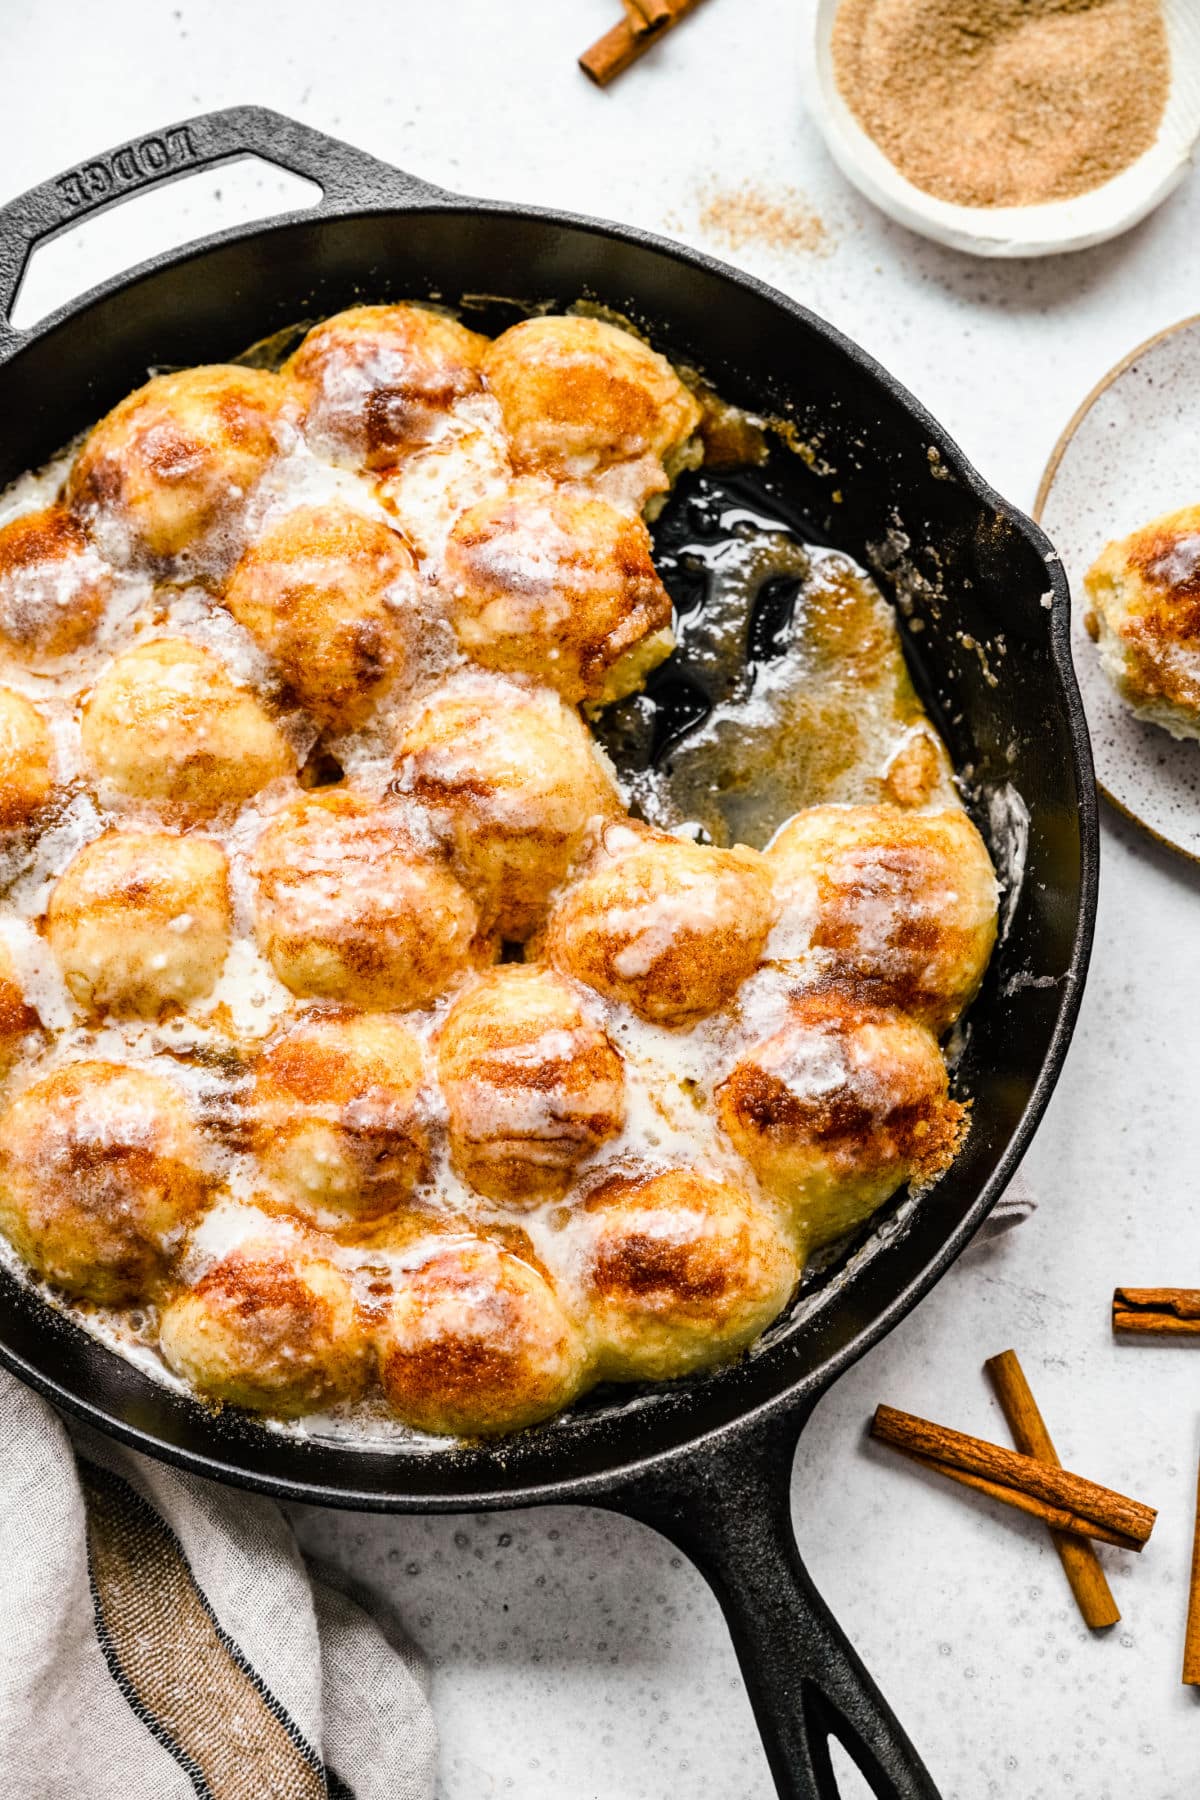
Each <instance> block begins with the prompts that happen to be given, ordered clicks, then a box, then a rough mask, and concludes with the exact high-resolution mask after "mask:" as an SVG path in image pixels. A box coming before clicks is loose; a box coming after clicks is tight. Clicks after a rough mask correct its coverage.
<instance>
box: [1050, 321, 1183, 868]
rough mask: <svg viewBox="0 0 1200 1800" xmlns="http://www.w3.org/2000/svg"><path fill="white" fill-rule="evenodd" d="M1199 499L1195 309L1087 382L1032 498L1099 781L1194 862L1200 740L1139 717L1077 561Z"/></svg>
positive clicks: (1124, 808) (1087, 560)
mask: <svg viewBox="0 0 1200 1800" xmlns="http://www.w3.org/2000/svg"><path fill="white" fill-rule="evenodd" d="M1198 503H1200V317H1197V318H1192V319H1184V320H1183V321H1182V323H1181V324H1179V325H1173V326H1172V327H1171V328H1170V329H1169V330H1168V331H1163V332H1160V333H1159V335H1158V336H1157V337H1153V338H1151V339H1150V340H1149V341H1148V342H1147V343H1145V344H1140V345H1139V346H1138V348H1137V349H1136V350H1134V351H1133V352H1132V353H1131V354H1130V355H1129V356H1127V357H1126V358H1125V360H1124V361H1123V362H1121V363H1118V365H1117V367H1116V368H1115V369H1112V370H1110V371H1109V373H1108V374H1107V375H1106V376H1105V377H1104V379H1103V381H1101V382H1100V383H1099V385H1098V386H1097V387H1095V388H1093V390H1092V392H1091V393H1090V394H1089V395H1088V397H1087V399H1086V400H1085V401H1084V403H1083V405H1082V406H1081V407H1080V408H1079V411H1078V412H1077V413H1076V414H1075V417H1074V418H1073V419H1072V420H1071V423H1070V424H1069V425H1068V426H1067V428H1066V430H1065V431H1064V432H1063V435H1062V437H1061V438H1060V439H1059V440H1058V443H1057V444H1056V446H1055V449H1054V454H1053V455H1052V456H1051V458H1050V461H1049V463H1048V465H1047V467H1046V473H1045V474H1044V475H1043V476H1042V484H1041V487H1040V488H1039V489H1038V496H1037V500H1036V501H1035V502H1034V517H1035V518H1036V519H1038V520H1040V522H1041V524H1042V525H1043V526H1044V527H1045V529H1046V531H1047V532H1048V533H1049V535H1050V537H1051V539H1052V540H1053V542H1054V544H1055V546H1056V547H1057V549H1058V552H1059V554H1060V556H1061V557H1062V559H1063V565H1064V567H1065V569H1066V572H1067V578H1068V580H1069V581H1070V583H1071V594H1072V598H1073V601H1074V605H1073V606H1072V609H1071V645H1072V650H1073V652H1074V657H1075V669H1076V673H1077V674H1078V676H1079V686H1080V689H1081V691H1082V693H1083V704H1084V710H1085V711H1086V713H1087V720H1088V725H1089V727H1090V729H1091V733H1092V749H1093V751H1094V753H1095V758H1096V779H1097V781H1098V783H1099V785H1100V789H1101V791H1102V792H1103V793H1104V794H1105V795H1106V796H1107V797H1108V799H1109V800H1111V801H1112V803H1113V805H1114V806H1116V807H1118V808H1119V809H1120V810H1121V812H1123V813H1126V814H1127V815H1128V816H1129V817H1130V818H1131V819H1136V820H1137V822H1138V824H1139V825H1144V826H1145V828H1146V830H1147V831H1149V832H1151V833H1152V835H1153V836H1154V837H1156V838H1158V839H1159V841H1160V842H1161V843H1164V844H1168V845H1170V846H1171V848H1172V849H1175V850H1180V851H1182V852H1183V854H1184V855H1185V856H1188V857H1191V858H1192V860H1193V861H1195V862H1200V742H1194V741H1191V740H1187V741H1179V740H1177V739H1175V738H1173V737H1171V736H1170V735H1169V734H1168V733H1167V732H1165V731H1162V730H1160V728H1159V727H1158V726H1157V725H1148V724H1145V723H1144V722H1143V721H1142V720H1140V719H1135V718H1134V717H1133V715H1132V713H1130V712H1129V711H1128V710H1127V709H1126V708H1125V707H1124V706H1123V705H1122V704H1121V702H1120V701H1119V700H1118V699H1117V696H1116V694H1115V693H1114V692H1113V690H1112V688H1111V687H1110V686H1109V683H1108V680H1107V678H1106V677H1105V675H1104V674H1103V673H1102V672H1101V668H1100V659H1099V656H1098V655H1097V653H1096V648H1095V645H1094V644H1093V643H1092V642H1091V640H1090V639H1089V638H1088V635H1087V633H1086V632H1085V631H1084V629H1083V616H1084V613H1085V612H1086V610H1087V607H1086V603H1085V601H1086V597H1085V594H1084V587H1083V576H1084V571H1085V570H1086V569H1087V568H1088V567H1089V566H1090V565H1091V563H1092V562H1093V561H1094V559H1095V557H1096V556H1097V554H1098V553H1099V551H1100V550H1101V549H1102V547H1103V546H1104V545H1105V544H1106V543H1107V542H1108V540H1109V539H1110V538H1115V537H1124V536H1125V535H1126V533H1127V532H1130V531H1133V530H1134V529H1135V528H1136V527H1137V526H1139V525H1145V524H1146V523H1147V522H1148V521H1149V520H1150V519H1153V518H1156V517H1157V516H1158V514H1159V513H1165V512H1172V511H1174V510H1175V509H1176V508H1177V507H1180V506H1188V505H1196V504H1198Z"/></svg>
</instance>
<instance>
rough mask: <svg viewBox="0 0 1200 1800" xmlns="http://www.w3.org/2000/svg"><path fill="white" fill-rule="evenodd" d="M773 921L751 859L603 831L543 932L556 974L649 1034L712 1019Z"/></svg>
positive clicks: (657, 835) (752, 964)
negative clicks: (615, 1005) (620, 1006)
mask: <svg viewBox="0 0 1200 1800" xmlns="http://www.w3.org/2000/svg"><path fill="white" fill-rule="evenodd" d="M774 917H775V902H774V898H773V896H772V893H771V883H770V876H769V874H768V871H767V865H766V863H765V862H764V861H763V859H762V857H761V856H760V855H759V854H758V852H757V851H755V850H746V849H741V848H739V849H736V850H721V849H717V848H716V847H715V846H713V845H711V844H693V843H689V842H687V841H686V840H684V839H682V838H676V837H671V836H670V835H669V834H668V833H667V832H665V831H654V830H652V829H651V828H650V827H649V826H644V825H632V824H621V825H610V826H607V827H606V829H605V831H604V837H603V841H602V844H601V846H600V848H599V850H598V851H597V853H596V855H595V857H594V859H593V861H592V863H591V864H590V865H589V866H588V868H587V870H586V871H585V873H584V875H583V877H582V878H581V879H580V880H578V881H576V882H574V883H573V884H572V885H571V886H570V887H569V888H567V889H566V890H565V892H564V893H563V894H562V895H561V896H560V897H559V899H558V902H557V904H556V905H555V907H554V909H553V911H552V912H551V914H550V918H549V921H548V923H547V926H546V935H545V952H546V954H547V956H548V957H549V959H550V961H551V962H553V963H554V964H555V965H556V967H558V968H560V969H563V970H565V972H566V973H567V974H568V975H574V976H575V978H576V980H577V981H584V982H586V983H587V984H588V986H589V987H593V988H595V989H596V990H597V991H598V992H599V993H601V994H606V995H607V996H608V997H609V999H611V1000H618V1001H621V1002H623V1003H624V1004H625V1005H626V1006H631V1007H632V1008H633V1010H634V1011H635V1012H636V1013H639V1014H640V1015H641V1017H642V1018H643V1019H649V1020H650V1021H651V1022H652V1023H653V1024H656V1025H669V1026H681V1025H691V1024H694V1023H695V1021H696V1020H697V1019H702V1018H704V1017H705V1016H706V1015H707V1014H709V1013H713V1012H716V1011H717V1010H718V1009H719V1008H720V1007H722V1006H725V1005H727V1004H728V1003H729V1001H730V1000H732V998H733V996H734V994H735V993H736V992H737V990H738V988H739V987H740V986H741V984H742V982H743V981H745V980H746V978H747V976H749V975H751V974H752V973H753V972H754V970H755V968H756V967H757V965H758V961H759V958H760V956H761V955H762V951H763V947H764V945H765V944H766V941H767V936H768V934H769V932H770V929H771V925H772V923H773V921H774Z"/></svg>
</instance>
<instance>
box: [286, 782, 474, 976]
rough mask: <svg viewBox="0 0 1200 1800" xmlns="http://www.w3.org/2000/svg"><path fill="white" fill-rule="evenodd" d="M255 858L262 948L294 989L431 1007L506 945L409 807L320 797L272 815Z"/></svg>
mask: <svg viewBox="0 0 1200 1800" xmlns="http://www.w3.org/2000/svg"><path fill="white" fill-rule="evenodd" d="M254 862H255V874H256V876H257V881H258V895H257V900H256V903H255V931H256V934H257V937H258V942H259V947H260V948H261V950H262V951H263V954H264V955H265V956H266V957H268V959H269V960H270V962H271V964H272V966H273V967H274V970H275V973H276V974H277V975H278V977H279V979H280V981H282V982H283V983H284V985H285V986H286V987H289V988H290V989H291V990H292V992H293V993H294V994H302V995H311V996H313V997H314V998H315V999H319V1000H339V1001H344V1002H345V1003H347V1004H349V1005H351V1006H363V1007H369V1008H371V1009H372V1010H379V1011H387V1010H390V1009H393V1008H399V1009H403V1008H407V1007H415V1006H424V1005H425V1004H426V1003H427V1002H428V1001H430V1000H433V999H435V998H436V997H437V995H438V994H440V993H442V992H443V991H444V990H445V989H446V988H448V987H449V986H450V985H451V983H452V982H454V981H456V980H457V979H458V978H459V976H461V975H462V974H464V973H465V972H466V970H468V969H470V968H472V967H474V966H475V965H476V964H477V963H479V962H483V961H490V959H491V957H492V956H493V955H494V953H495V947H494V945H493V944H490V943H488V942H486V941H485V940H483V939H482V938H481V936H480V934H479V914H478V910H477V908H476V906H475V902H474V901H473V900H472V899H471V896H470V895H469V894H468V893H467V891H466V889H465V888H464V887H462V886H461V885H460V883H459V882H458V881H456V880H455V878H454V876H453V875H452V874H451V873H450V871H449V870H448V869H446V868H444V867H443V866H442V864H441V863H440V862H438V861H437V860H436V859H435V857H434V856H433V855H432V854H430V853H429V852H428V851H426V850H423V849H422V848H421V847H420V846H419V845H418V844H417V843H416V842H415V840H414V837H413V834H412V830H411V828H410V825H409V822H408V820H407V818H406V816H405V814H404V813H403V812H402V811H401V809H400V808H399V807H395V806H375V805H372V804H371V803H370V802H369V801H366V800H363V799H360V798H359V797H358V796H357V795H354V794H350V793H348V792H346V791H345V790H344V789H336V790H334V791H331V792H328V793H318V794H313V795H312V796H310V797H307V798H305V799H303V800H299V801H296V802H295V803H294V804H293V805H291V806H289V807H288V808H287V809H286V810H285V811H284V812H282V813H281V814H280V815H279V816H278V817H277V818H276V819H274V820H272V822H271V824H270V826H269V827H268V828H267V830H266V831H265V832H264V834H263V836H262V838H261V839H260V841H259V844H258V848H257V851H256V853H255V859H254Z"/></svg>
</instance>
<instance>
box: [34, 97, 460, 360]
mask: <svg viewBox="0 0 1200 1800" xmlns="http://www.w3.org/2000/svg"><path fill="white" fill-rule="evenodd" d="M247 155H253V156H260V157H262V159H263V161H264V162H270V163H274V164H275V165H276V167H277V168H280V169H285V170H287V172H288V173H289V174H292V175H302V176H304V177H306V178H307V179H308V180H309V181H313V182H315V183H316V184H317V186H318V187H319V188H320V189H321V190H322V196H323V197H322V199H321V201H320V203H319V205H317V206H315V207H312V208H309V209H306V213H307V214H308V215H309V216H311V215H313V214H315V215H316V216H318V217H319V216H321V215H322V214H331V213H338V212H344V211H349V210H351V209H354V208H358V207H365V206H368V207H369V206H371V205H375V204H384V205H388V206H405V205H408V206H420V205H422V204H423V203H425V202H427V201H434V202H436V201H439V200H444V199H446V198H448V196H447V195H446V193H445V191H444V190H443V189H442V188H436V187H433V186H432V185H431V184H430V183H429V182H426V181H421V180H419V179H418V177H417V176H415V175H406V174H404V173H402V171H401V170H399V169H393V168H392V167H390V166H389V164H387V163H384V162H379V161H377V159H376V158H375V157H373V156H368V155H367V153H366V151H365V150H356V149H355V148H354V147H353V145H351V144H345V143H342V141H341V140H340V139H339V138H331V137H326V136H325V134H324V133H323V132H320V131H314V130H313V129H312V128H311V126H308V125H302V124H300V123H299V121H298V120H296V119H289V118H286V117H285V116H284V115H283V114H282V113H277V112H271V111H270V110H269V109H268V108H267V107H265V106H230V107H227V108H226V109H225V110H224V111H222V112H212V113H201V114H199V115H198V116H197V117H196V118H194V119H183V120H180V121H179V123H178V124H175V125H168V126H166V127H165V128H164V129H163V130H161V131H153V132H150V133H149V134H148V135H147V136H145V137H139V138H134V139H131V140H130V141H129V142H128V143H125V144H121V145H118V146H117V148H116V149H113V150H108V151H106V152H104V154H103V155H101V156H94V157H92V158H90V159H89V160H88V161H87V162H85V163H81V164H80V165H79V166H78V167H77V168H74V169H67V170H65V171H64V172H63V173H62V174H61V175H54V176H52V177H51V178H50V180H49V181H43V182H42V183H41V184H40V185H39V186H38V187H34V188H30V189H29V191H28V192H27V193H24V194H19V195H18V196H17V198H16V199H15V200H10V201H9V202H8V205H7V206H4V207H0V354H2V353H3V352H4V351H5V350H7V349H9V348H15V346H16V344H17V343H19V342H20V340H21V337H22V336H23V333H21V332H19V331H18V330H17V329H16V328H15V327H14V326H13V325H12V324H11V322H10V315H11V313H12V307H13V302H14V301H15V299H16V297H17V290H18V289H19V287H20V285H21V278H22V276H23V275H24V273H25V267H26V264H27V263H28V261H29V256H30V253H31V251H32V250H33V249H34V247H35V246H36V245H37V244H40V243H42V242H44V241H45V240H46V239H47V238H52V237H55V236H56V235H57V234H58V233H59V232H60V231H66V230H67V229H69V227H70V226H72V225H75V224H77V223H78V221H79V220H80V219H85V218H87V217H88V216H89V215H90V214H92V213H98V212H103V211H105V209H106V208H108V207H110V206H116V205H119V204H120V202H121V201H122V200H128V199H130V198H131V197H132V196H133V195H134V194H137V193H140V192H141V191H143V190H144V189H146V188H152V187H159V186H161V185H162V184H163V183H164V182H168V181H175V180H177V179H178V178H179V177H180V176H181V175H192V174H194V173H195V172H196V171H197V170H198V169H205V168H211V167H213V166H214V165H215V164H217V163H223V162H229V161H231V160H232V159H233V158H235V157H238V156H247ZM290 216H293V217H303V216H305V214H304V213H300V214H293V215H290Z"/></svg>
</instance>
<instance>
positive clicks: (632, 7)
mask: <svg viewBox="0 0 1200 1800" xmlns="http://www.w3.org/2000/svg"><path fill="white" fill-rule="evenodd" d="M625 16H626V18H627V19H628V20H629V23H630V24H631V25H632V26H633V29H634V31H635V32H636V33H637V35H638V36H639V37H640V36H641V35H642V33H643V32H644V31H654V30H656V29H657V27H658V26H660V25H665V24H667V22H668V21H669V19H670V17H671V5H670V0H625Z"/></svg>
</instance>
